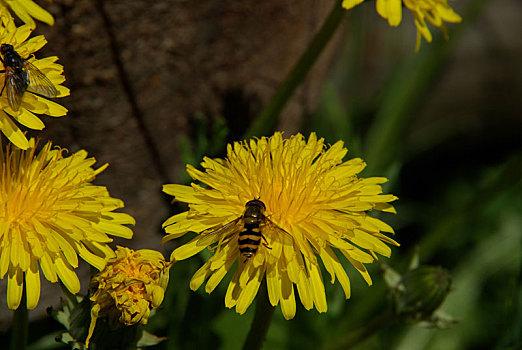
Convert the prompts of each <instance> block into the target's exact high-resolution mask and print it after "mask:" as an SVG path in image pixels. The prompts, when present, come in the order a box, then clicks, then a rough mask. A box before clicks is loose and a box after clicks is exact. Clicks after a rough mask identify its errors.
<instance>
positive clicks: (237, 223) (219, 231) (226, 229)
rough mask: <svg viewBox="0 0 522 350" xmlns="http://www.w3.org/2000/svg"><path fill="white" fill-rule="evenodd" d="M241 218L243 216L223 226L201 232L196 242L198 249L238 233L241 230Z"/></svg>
mask: <svg viewBox="0 0 522 350" xmlns="http://www.w3.org/2000/svg"><path fill="white" fill-rule="evenodd" d="M242 217H243V216H240V217H238V218H237V219H234V220H232V221H230V222H229V223H227V224H225V225H218V226H214V227H211V228H209V229H207V230H205V231H203V232H201V233H200V236H201V238H200V239H199V240H198V243H197V245H198V246H200V247H202V246H208V245H211V244H212V243H214V242H217V241H218V240H224V239H225V238H226V237H227V236H230V235H232V234H234V233H236V232H239V231H240V230H241V229H242V228H243V222H242V220H241V218H242ZM219 236H221V238H219Z"/></svg>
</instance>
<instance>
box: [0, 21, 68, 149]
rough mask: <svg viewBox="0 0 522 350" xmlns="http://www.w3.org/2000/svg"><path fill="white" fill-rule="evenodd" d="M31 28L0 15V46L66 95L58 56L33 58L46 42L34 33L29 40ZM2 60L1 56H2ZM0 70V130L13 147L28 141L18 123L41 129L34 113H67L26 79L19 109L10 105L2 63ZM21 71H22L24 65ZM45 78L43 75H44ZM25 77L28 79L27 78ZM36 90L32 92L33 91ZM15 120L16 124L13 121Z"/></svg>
mask: <svg viewBox="0 0 522 350" xmlns="http://www.w3.org/2000/svg"><path fill="white" fill-rule="evenodd" d="M31 31H32V29H31V28H30V26H28V25H23V26H21V27H18V28H17V27H16V26H15V24H14V22H13V20H12V18H11V17H10V16H9V15H7V16H4V15H3V14H2V22H1V24H0V38H2V40H1V41H2V42H1V44H2V45H11V46H12V49H13V50H14V52H16V53H17V54H18V55H19V56H20V57H21V59H22V60H23V62H29V64H31V66H32V67H35V68H36V69H37V70H38V71H39V72H40V73H41V74H43V75H44V76H45V77H46V78H47V79H48V81H49V83H50V84H52V85H54V89H56V91H57V93H58V94H57V97H63V96H67V95H69V89H68V88H66V87H64V86H62V85H60V84H62V83H63V82H64V81H65V77H64V75H63V66H61V65H59V64H57V63H56V61H57V60H58V57H56V56H51V57H46V58H43V59H36V58H34V55H33V54H34V53H35V52H36V51H38V50H39V49H40V48H42V46H44V45H45V44H46V43H47V41H46V40H45V38H44V36H43V35H38V36H35V37H33V38H30V39H29V36H30V35H31ZM2 59H3V60H4V61H5V56H4V57H3V58H2ZM3 68H4V69H2V73H0V82H1V84H2V86H4V88H3V90H2V94H1V95H0V130H1V131H2V133H3V134H4V135H5V136H6V137H7V138H8V139H9V140H10V141H11V142H12V143H13V144H15V145H16V146H17V147H19V148H22V149H27V147H29V143H28V141H27V138H26V137H25V135H24V133H23V132H22V131H21V130H20V128H19V126H18V124H21V125H23V126H25V127H27V128H29V129H33V130H42V129H43V128H44V127H45V125H44V123H43V122H42V121H41V120H40V118H38V117H37V116H36V115H35V114H47V115H49V116H52V117H61V116H64V115H66V114H67V109H66V108H64V107H62V106H61V105H59V104H57V103H56V102H53V101H50V100H48V99H46V98H44V97H42V96H41V92H40V91H39V90H35V89H36V87H34V85H33V83H32V82H30V83H29V86H28V88H27V91H26V92H25V93H23V95H22V97H21V101H20V105H19V108H18V109H17V108H13V107H12V103H10V102H9V99H8V93H7V90H8V88H7V87H6V85H7V84H10V83H9V82H8V81H6V79H8V72H7V69H6V67H5V64H4V67H3ZM23 72H24V74H25V73H26V71H25V68H24V71H23ZM44 79H45V78H44ZM28 80H30V81H31V78H29V79H28ZM34 92H36V93H34ZM15 122H16V123H15Z"/></svg>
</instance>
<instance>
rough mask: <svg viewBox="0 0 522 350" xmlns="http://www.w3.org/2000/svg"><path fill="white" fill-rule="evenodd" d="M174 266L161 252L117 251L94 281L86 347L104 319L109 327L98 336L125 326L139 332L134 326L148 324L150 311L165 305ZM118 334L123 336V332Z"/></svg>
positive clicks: (128, 336)
mask: <svg viewBox="0 0 522 350" xmlns="http://www.w3.org/2000/svg"><path fill="white" fill-rule="evenodd" d="M171 266H172V264H171V263H168V262H166V261H165V260H164V258H163V255H162V254H161V253H160V252H157V251H154V250H148V249H142V250H138V251H133V250H132V249H129V248H125V247H118V249H117V250H116V257H115V258H112V259H110V260H109V261H108V262H107V265H106V266H105V269H104V270H102V271H100V272H99V273H98V274H97V275H96V276H94V277H93V278H92V280H91V290H92V291H93V294H92V296H91V297H90V300H91V301H92V302H93V305H92V308H91V324H90V326H89V334H88V336H87V340H86V342H85V344H86V346H87V347H88V346H89V341H90V339H91V337H92V335H93V333H94V328H95V326H96V321H97V319H98V318H104V319H105V320H107V323H104V325H103V326H102V329H100V330H98V331H97V333H100V332H102V333H105V334H107V333H108V332H110V331H111V330H116V329H119V328H120V329H121V327H122V326H131V327H127V328H128V329H127V328H126V329H127V330H128V331H132V330H133V329H134V330H136V331H137V328H136V327H132V326H137V325H140V324H146V323H147V322H148V319H149V316H150V314H151V309H154V308H157V307H159V306H160V305H161V303H162V301H163V297H164V295H165V289H166V288H167V284H168V276H169V269H170V267H171ZM107 328H109V329H107ZM117 334H123V333H122V331H121V330H120V331H119V332H118V333H117ZM133 334H135V333H133ZM96 338H97V339H103V338H105V337H96ZM125 338H127V339H121V340H122V341H126V340H129V339H130V340H132V339H134V338H135V337H134V336H130V334H126V335H125Z"/></svg>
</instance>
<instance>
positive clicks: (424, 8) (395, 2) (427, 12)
mask: <svg viewBox="0 0 522 350" xmlns="http://www.w3.org/2000/svg"><path fill="white" fill-rule="evenodd" d="M363 1H364V0H343V3H342V6H343V7H344V8H345V9H347V10H349V9H351V8H353V7H355V6H357V5H359V4H360V3H362V2H363ZM403 5H404V6H406V7H407V8H408V9H409V10H410V11H411V12H412V13H413V17H414V21H415V25H416V26H417V43H416V45H415V50H418V49H419V47H420V43H421V37H424V39H425V40H426V41H427V42H429V43H430V42H431V41H432V36H431V32H430V30H429V28H428V26H427V24H426V20H427V21H428V22H429V23H431V24H432V25H434V26H435V27H437V28H439V29H440V30H442V32H443V33H444V36H445V37H446V38H447V30H446V26H445V24H444V22H448V23H458V22H461V21H462V18H461V17H460V16H459V15H458V14H457V13H456V12H455V11H453V9H452V8H451V7H450V6H449V5H448V0H377V3H376V6H377V13H379V15H380V16H381V17H383V18H386V19H387V20H388V23H389V24H390V26H392V27H396V26H398V25H399V24H400V23H401V20H402V6H403Z"/></svg>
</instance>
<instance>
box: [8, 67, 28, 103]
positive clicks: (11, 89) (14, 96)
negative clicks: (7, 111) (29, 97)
mask: <svg viewBox="0 0 522 350" xmlns="http://www.w3.org/2000/svg"><path fill="white" fill-rule="evenodd" d="M5 74H6V75H5V79H6V82H5V88H6V91H7V102H8V103H9V106H10V107H11V108H12V109H13V110H15V111H18V110H19V109H20V104H21V103H22V96H23V95H24V92H25V90H27V80H26V79H25V77H24V75H19V74H16V73H15V72H14V71H13V70H12V69H10V68H7V69H6V72H5Z"/></svg>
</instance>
